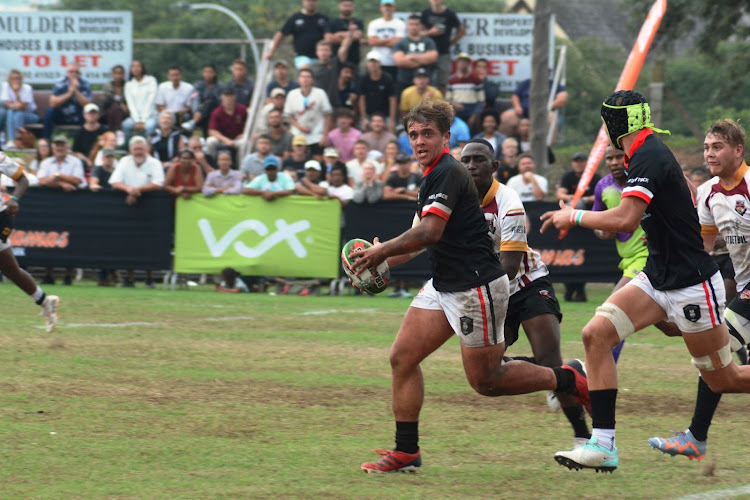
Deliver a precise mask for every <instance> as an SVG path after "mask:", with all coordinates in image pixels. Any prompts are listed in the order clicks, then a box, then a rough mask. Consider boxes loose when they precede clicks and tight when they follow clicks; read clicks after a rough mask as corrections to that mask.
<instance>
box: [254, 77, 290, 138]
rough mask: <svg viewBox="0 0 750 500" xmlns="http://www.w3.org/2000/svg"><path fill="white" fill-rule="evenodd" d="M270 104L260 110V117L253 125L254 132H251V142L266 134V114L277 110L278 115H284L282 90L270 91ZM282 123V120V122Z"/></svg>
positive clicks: (284, 93) (283, 92)
mask: <svg viewBox="0 0 750 500" xmlns="http://www.w3.org/2000/svg"><path fill="white" fill-rule="evenodd" d="M270 101H271V102H269V103H267V104H265V105H264V106H263V108H262V109H261V110H260V116H258V119H257V121H256V124H255V131H254V132H253V134H254V135H253V140H255V138H256V137H257V136H259V135H260V134H267V133H268V129H269V125H268V114H269V113H270V112H271V111H273V110H278V111H279V112H280V113H284V103H285V102H286V91H285V90H284V89H273V90H272V91H271V99H270ZM282 123H283V120H282Z"/></svg>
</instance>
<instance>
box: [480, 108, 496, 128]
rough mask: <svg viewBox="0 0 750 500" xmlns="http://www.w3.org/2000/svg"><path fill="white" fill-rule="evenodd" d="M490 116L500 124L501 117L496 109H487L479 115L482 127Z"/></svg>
mask: <svg viewBox="0 0 750 500" xmlns="http://www.w3.org/2000/svg"><path fill="white" fill-rule="evenodd" d="M488 116H491V117H492V118H494V119H495V122H496V123H497V124H498V125H499V124H500V115H499V114H498V113H497V111H495V110H494V109H485V110H484V111H482V114H480V115H479V124H480V125H481V124H482V122H484V119H485V118H487V117H488Z"/></svg>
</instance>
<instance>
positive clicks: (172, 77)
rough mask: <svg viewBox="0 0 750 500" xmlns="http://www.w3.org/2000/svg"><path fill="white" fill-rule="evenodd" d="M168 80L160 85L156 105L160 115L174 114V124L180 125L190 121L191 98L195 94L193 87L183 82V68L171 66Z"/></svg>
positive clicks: (168, 71)
mask: <svg viewBox="0 0 750 500" xmlns="http://www.w3.org/2000/svg"><path fill="white" fill-rule="evenodd" d="M167 79H168V80H169V81H167V82H162V83H160V84H159V87H158V88H157V90H156V99H154V103H155V104H156V109H157V110H158V111H159V112H160V113H161V112H162V111H168V112H170V113H172V117H173V118H174V123H175V124H176V125H179V124H181V123H182V122H184V121H187V120H189V119H190V96H191V95H192V94H193V86H192V85H190V84H189V83H187V82H183V81H182V68H180V67H179V66H177V65H174V66H170V68H169V69H168V70H167Z"/></svg>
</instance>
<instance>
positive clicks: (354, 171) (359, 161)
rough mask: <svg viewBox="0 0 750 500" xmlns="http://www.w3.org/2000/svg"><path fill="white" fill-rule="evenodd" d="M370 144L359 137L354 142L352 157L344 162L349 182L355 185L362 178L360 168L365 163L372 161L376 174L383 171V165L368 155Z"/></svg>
mask: <svg viewBox="0 0 750 500" xmlns="http://www.w3.org/2000/svg"><path fill="white" fill-rule="evenodd" d="M369 153H370V145H369V144H368V143H367V141H364V140H362V139H359V140H358V141H357V142H355V143H354V158H352V159H351V160H349V161H348V162H346V173H347V175H348V176H349V183H350V184H351V185H352V186H355V185H356V184H357V183H358V182H359V181H361V180H362V169H363V168H364V166H365V164H366V163H372V164H373V166H375V170H376V172H375V173H376V174H377V175H381V174H382V173H383V165H382V164H381V163H378V162H377V161H375V160H373V159H372V158H370V157H369Z"/></svg>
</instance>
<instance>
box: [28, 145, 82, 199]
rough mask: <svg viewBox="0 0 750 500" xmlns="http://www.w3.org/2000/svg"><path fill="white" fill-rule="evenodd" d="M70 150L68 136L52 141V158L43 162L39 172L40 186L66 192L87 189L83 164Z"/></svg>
mask: <svg viewBox="0 0 750 500" xmlns="http://www.w3.org/2000/svg"><path fill="white" fill-rule="evenodd" d="M68 148H69V142H68V138H67V137H66V136H64V135H57V136H55V138H54V139H53V140H52V156H50V157H49V158H47V159H46V160H43V161H42V163H41V164H40V165H39V170H38V171H37V177H39V185H40V186H42V187H49V188H59V189H62V190H63V191H66V192H69V191H75V190H77V189H79V188H85V187H86V185H87V183H86V174H85V173H84V171H83V164H82V163H81V160H79V159H78V158H76V157H75V156H73V155H71V154H69V150H68Z"/></svg>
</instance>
